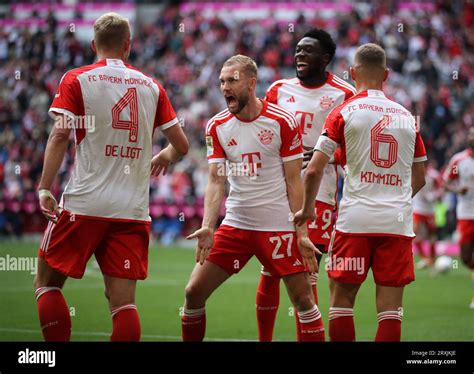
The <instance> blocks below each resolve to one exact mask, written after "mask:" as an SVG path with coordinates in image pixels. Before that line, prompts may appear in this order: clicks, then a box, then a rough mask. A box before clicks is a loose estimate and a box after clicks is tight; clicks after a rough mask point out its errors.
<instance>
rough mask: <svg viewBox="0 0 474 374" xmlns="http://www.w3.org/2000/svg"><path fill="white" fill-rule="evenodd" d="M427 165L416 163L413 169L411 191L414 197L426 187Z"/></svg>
mask: <svg viewBox="0 0 474 374" xmlns="http://www.w3.org/2000/svg"><path fill="white" fill-rule="evenodd" d="M425 183H426V180H425V163H424V162H415V163H414V164H413V165H412V167H411V189H412V195H411V196H412V197H413V196H415V195H416V194H417V192H418V191H419V190H421V189H422V188H423V186H424V185H425Z"/></svg>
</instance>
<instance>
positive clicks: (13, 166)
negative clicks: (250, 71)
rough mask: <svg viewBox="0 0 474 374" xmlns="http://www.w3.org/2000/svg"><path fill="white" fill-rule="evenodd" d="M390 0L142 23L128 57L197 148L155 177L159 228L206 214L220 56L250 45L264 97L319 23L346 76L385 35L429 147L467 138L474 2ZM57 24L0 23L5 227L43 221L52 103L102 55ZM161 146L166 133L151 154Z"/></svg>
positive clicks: (395, 76) (445, 153) (13, 231)
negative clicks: (208, 136)
mask: <svg viewBox="0 0 474 374" xmlns="http://www.w3.org/2000/svg"><path fill="white" fill-rule="evenodd" d="M391 4H393V3H392V2H387V3H384V4H381V5H378V6H373V7H372V8H371V10H370V11H369V12H368V13H367V14H361V13H358V12H356V11H355V10H353V11H352V12H348V13H345V14H341V15H339V16H338V17H336V18H335V19H331V22H327V21H325V20H324V19H320V18H315V19H314V20H311V21H310V20H309V18H308V17H305V14H304V13H303V14H300V16H299V17H298V19H296V20H295V21H294V22H293V24H294V30H290V29H289V27H288V24H287V23H282V22H279V23H273V22H261V21H260V20H252V19H248V20H244V21H239V20H237V19H233V18H232V14H228V16H227V17H226V18H225V19H221V18H217V17H215V18H207V17H205V16H204V15H203V14H202V13H200V12H198V11H193V12H191V13H187V14H184V13H183V12H182V8H180V6H179V5H178V6H169V7H167V8H165V10H164V11H163V13H162V14H161V15H160V17H159V18H158V19H157V20H156V22H155V23H154V24H151V25H140V24H139V23H137V24H138V26H137V27H136V29H135V33H134V37H133V43H134V44H133V48H132V54H131V56H130V61H131V64H132V65H134V66H136V67H137V68H139V69H141V70H143V71H145V72H147V73H149V74H150V75H153V76H155V77H156V78H157V79H158V80H159V81H161V82H162V83H163V85H164V87H165V88H166V89H167V91H168V95H169V97H170V99H171V102H172V103H173V106H174V107H175V108H176V110H177V112H178V117H179V118H180V119H181V120H182V121H184V125H185V132H186V134H187V136H188V138H189V140H190V142H191V144H190V149H191V151H190V153H189V155H188V156H187V157H186V158H185V159H184V160H183V161H181V162H180V163H179V164H177V165H176V166H175V167H174V168H173V170H172V171H171V172H170V173H169V174H167V175H166V176H163V177H160V178H159V179H153V180H152V182H151V199H150V202H151V210H150V213H151V216H152V217H153V218H154V223H153V232H154V233H155V235H156V236H158V235H159V238H160V240H162V241H163V242H165V243H171V242H172V241H173V240H175V239H176V238H178V237H180V236H181V235H182V233H183V231H187V230H188V229H187V226H188V225H193V220H194V221H200V217H201V216H202V211H203V207H202V206H203V195H204V189H205V186H206V183H207V163H206V160H205V147H204V146H205V144H204V136H203V134H204V127H205V125H206V122H207V120H208V119H209V118H210V117H211V116H213V115H214V114H215V113H217V112H219V111H220V110H222V109H223V108H224V106H225V103H224V100H223V99H222V97H221V95H220V92H219V85H218V73H219V71H220V67H221V65H222V63H223V62H224V61H225V60H226V59H227V58H228V57H229V56H231V55H233V54H236V53H242V54H247V55H249V56H251V57H253V58H254V59H255V60H256V61H257V63H258V65H259V86H258V93H259V96H260V97H263V96H264V94H265V90H266V89H267V88H268V86H269V85H270V83H271V82H273V81H274V80H276V79H280V78H283V77H291V76H294V68H293V54H294V47H295V45H296V41H297V40H298V39H299V38H300V37H301V35H302V34H303V33H304V32H305V31H307V30H308V29H309V28H311V27H314V26H317V27H322V28H325V29H327V30H328V31H329V32H331V33H332V35H333V36H334V37H335V39H336V42H337V52H336V56H335V58H334V60H333V62H332V64H331V67H330V69H331V70H332V71H333V72H334V73H336V74H337V75H339V76H340V77H341V78H344V79H346V80H348V76H347V71H348V68H349V64H350V61H351V60H352V56H353V54H354V52H355V49H356V48H357V46H359V45H360V44H363V43H366V42H377V43H379V44H381V45H382V46H383V47H384V48H385V49H386V51H387V55H388V57H389V61H388V63H389V67H390V69H391V75H390V77H389V82H388V83H387V84H386V91H387V93H388V94H389V95H390V96H392V97H393V98H394V99H395V100H396V101H398V102H400V103H401V104H403V105H404V106H405V107H407V108H409V109H410V110H411V111H412V113H414V114H415V115H416V116H418V119H419V123H420V126H421V132H422V135H423V138H424V141H425V144H426V145H427V147H428V150H429V159H430V160H431V162H433V164H434V166H435V167H436V168H437V169H438V170H441V169H442V168H443V167H444V166H445V164H446V162H447V161H448V160H449V158H450V157H451V156H452V155H453V154H454V153H456V152H458V151H459V150H461V149H462V148H463V147H464V145H465V143H464V142H465V134H466V132H467V129H468V128H469V127H470V126H472V125H473V124H474V123H473V122H474V100H473V96H474V79H473V78H474V70H473V66H474V53H473V47H474V32H473V28H474V6H473V5H472V4H470V3H469V2H465V3H464V4H463V3H462V2H454V3H452V4H451V2H449V1H446V2H444V3H437V4H436V11H435V12H427V11H424V12H423V11H419V12H416V13H411V14H407V13H403V12H399V9H397V7H396V6H392V5H391ZM375 20H377V23H375V22H374V21H375ZM57 27H58V26H57V21H56V19H55V17H54V13H53V12H51V13H50V15H49V16H48V22H47V26H46V27H45V29H43V30H40V31H36V32H31V31H29V30H28V29H19V28H18V29H16V30H15V31H13V32H8V33H7V32H5V31H2V30H1V29H0V197H1V198H0V236H21V235H22V234H23V233H33V232H40V231H41V230H42V229H43V228H44V225H45V224H46V221H45V220H44V218H43V217H42V215H41V213H40V212H39V207H38V204H37V197H36V188H37V183H38V180H39V177H40V173H41V168H42V161H43V154H44V147H45V145H46V140H47V137H48V133H49V130H50V128H51V126H52V125H53V123H52V120H51V119H49V117H48V115H47V111H48V108H49V105H50V103H51V100H52V97H53V96H54V94H55V90H56V88H57V86H58V84H59V80H60V79H61V76H62V75H63V74H64V73H65V72H66V71H67V70H69V69H71V68H73V67H76V66H79V65H84V64H87V63H91V62H92V61H93V58H94V55H93V52H92V51H91V49H90V46H89V44H85V43H81V42H79V41H78V40H77V39H76V37H75V35H74V33H71V32H65V33H64V32H63V31H62V30H58V29H57ZM162 146H163V139H161V138H160V139H158V141H157V142H156V145H155V148H156V149H155V150H154V154H156V153H157V152H158V151H159V149H160V148H161V147H162ZM73 160H74V147H73V146H72V144H71V147H70V150H69V152H68V155H67V158H66V161H65V162H64V163H63V165H62V167H61V171H60V176H59V178H58V180H57V183H56V184H55V186H54V188H53V191H52V192H53V193H54V194H55V195H56V196H59V195H60V193H61V191H62V189H63V188H64V186H65V184H66V183H67V181H68V177H69V172H70V169H71V166H72V164H73ZM454 199H455V197H454V196H453V195H452V194H446V196H445V198H444V205H445V207H446V210H447V211H448V214H447V219H446V222H445V224H446V227H445V230H444V233H443V235H446V234H450V233H451V232H452V231H453V229H454V227H455V226H454V204H455V200H454ZM181 212H184V217H186V219H184V220H183V215H182V214H181V215H180V213H181ZM442 221H443V220H441V221H440V222H441V224H440V225H442V226H444V225H443V222H442ZM158 233H159V234H158Z"/></svg>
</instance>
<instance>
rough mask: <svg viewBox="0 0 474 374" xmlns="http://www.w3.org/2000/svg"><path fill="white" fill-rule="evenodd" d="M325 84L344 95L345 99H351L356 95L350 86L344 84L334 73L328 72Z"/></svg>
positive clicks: (346, 83) (355, 91)
mask: <svg viewBox="0 0 474 374" xmlns="http://www.w3.org/2000/svg"><path fill="white" fill-rule="evenodd" d="M326 83H327V84H329V85H330V86H332V87H334V88H336V89H337V90H339V91H341V93H344V95H345V97H346V99H349V98H350V97H353V96H355V95H356V94H357V90H356V89H355V87H354V86H353V85H352V84H350V83H348V82H346V81H345V80H344V79H342V78H339V77H338V76H337V75H336V74H334V73H331V72H328V78H327V81H326Z"/></svg>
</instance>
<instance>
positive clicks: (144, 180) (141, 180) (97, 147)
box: [49, 59, 178, 221]
mask: <svg viewBox="0 0 474 374" xmlns="http://www.w3.org/2000/svg"><path fill="white" fill-rule="evenodd" d="M49 113H50V115H51V116H52V117H53V118H56V115H57V114H63V115H64V118H66V119H67V120H66V121H64V120H63V121H62V122H60V121H58V120H56V123H55V126H68V128H72V129H73V132H74V136H75V143H76V159H75V162H74V169H73V172H72V176H71V178H70V180H69V183H68V184H67V186H66V188H65V190H64V193H63V196H62V199H61V203H60V205H61V206H62V207H63V208H64V209H66V210H68V211H70V212H72V213H74V214H77V215H83V216H91V217H100V218H106V219H119V220H131V221H149V220H150V216H149V213H148V205H149V204H148V199H149V181H150V166H151V158H152V137H153V132H154V130H155V129H156V128H160V129H161V130H164V129H167V128H169V127H171V126H173V125H175V124H177V123H178V120H177V118H176V114H175V111H174V110H173V107H172V106H171V103H170V101H169V99H168V97H167V95H166V92H165V90H164V89H163V87H162V86H161V85H160V84H159V83H158V82H157V81H156V80H154V79H152V78H150V77H148V76H146V75H145V74H143V73H141V72H140V71H138V70H137V69H135V68H133V67H132V66H130V65H127V64H124V62H123V61H122V60H117V59H106V60H101V61H98V62H96V63H95V64H92V65H88V66H84V67H80V68H77V69H73V70H70V71H68V72H67V73H66V74H65V75H64V76H63V78H62V79H61V82H60V84H59V88H58V91H57V93H56V96H55V97H54V100H53V103H52V104H51V108H50V109H49Z"/></svg>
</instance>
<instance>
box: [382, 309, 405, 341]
mask: <svg viewBox="0 0 474 374" xmlns="http://www.w3.org/2000/svg"><path fill="white" fill-rule="evenodd" d="M402 315H403V312H402V310H400V311H397V310H389V311H386V312H381V313H379V314H378V315H377V319H378V321H379V327H378V329H377V335H375V341H376V342H399V341H400V338H401V336H402Z"/></svg>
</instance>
